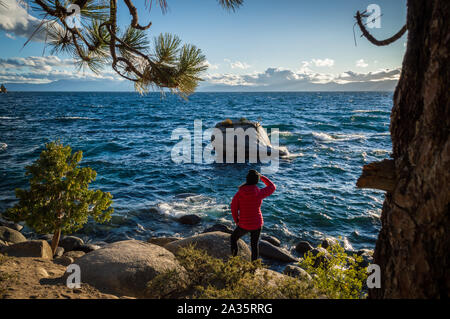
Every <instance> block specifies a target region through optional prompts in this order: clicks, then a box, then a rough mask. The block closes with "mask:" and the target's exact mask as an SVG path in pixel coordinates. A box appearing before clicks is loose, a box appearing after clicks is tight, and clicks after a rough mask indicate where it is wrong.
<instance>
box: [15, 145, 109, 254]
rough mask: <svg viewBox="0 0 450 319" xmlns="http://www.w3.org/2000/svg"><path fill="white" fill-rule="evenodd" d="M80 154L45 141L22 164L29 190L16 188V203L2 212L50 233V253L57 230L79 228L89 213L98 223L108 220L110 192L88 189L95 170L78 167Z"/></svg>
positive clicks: (67, 230)
mask: <svg viewBox="0 0 450 319" xmlns="http://www.w3.org/2000/svg"><path fill="white" fill-rule="evenodd" d="M82 154H83V153H82V152H81V151H78V152H75V153H73V154H72V149H71V147H70V146H64V145H62V144H61V143H60V142H51V143H48V144H46V148H45V150H43V151H42V153H41V155H40V157H39V159H37V160H36V161H35V162H34V163H33V164H32V165H30V166H27V167H26V170H27V172H26V176H31V178H30V190H24V189H16V197H17V198H18V199H19V203H17V204H16V205H15V206H14V207H13V208H10V209H9V210H7V212H6V217H7V218H9V219H11V220H14V221H15V222H19V221H25V222H26V224H27V225H28V226H29V227H31V228H32V229H33V230H35V231H36V232H37V233H41V234H47V233H53V234H54V235H53V239H52V250H53V253H55V251H56V248H57V247H58V243H59V238H60V236H61V231H62V232H64V233H72V232H74V231H76V230H78V229H80V228H81V227H82V226H83V225H84V224H85V223H86V222H87V221H88V217H89V216H92V217H93V218H94V220H95V221H96V222H99V223H102V222H105V221H108V220H109V219H110V218H111V214H112V212H113V208H112V207H110V206H111V204H112V195H111V194H110V193H104V192H102V191H100V190H91V189H89V184H90V183H91V182H92V181H94V180H95V178H96V176H97V173H96V172H95V171H94V170H92V169H91V168H90V167H82V168H81V167H78V164H79V163H80V161H81V159H82V157H83V155H82Z"/></svg>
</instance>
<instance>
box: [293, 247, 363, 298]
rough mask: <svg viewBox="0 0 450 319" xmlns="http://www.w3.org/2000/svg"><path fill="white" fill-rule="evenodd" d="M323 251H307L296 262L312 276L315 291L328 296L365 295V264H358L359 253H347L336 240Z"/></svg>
mask: <svg viewBox="0 0 450 319" xmlns="http://www.w3.org/2000/svg"><path fill="white" fill-rule="evenodd" d="M327 251H328V253H327V254H325V253H324V252H320V253H318V254H317V255H316V256H314V255H313V254H312V253H311V252H308V253H307V254H305V256H304V259H303V260H302V261H301V262H300V267H302V268H303V269H305V270H306V271H307V272H308V273H309V274H310V275H311V276H312V278H313V286H314V288H315V289H316V291H317V292H318V294H321V295H324V296H325V297H326V298H332V299H357V298H365V297H366V293H365V292H364V289H363V287H364V282H365V280H366V279H367V274H366V270H367V267H361V266H360V264H361V263H362V261H363V259H362V257H361V256H357V255H356V254H354V255H353V256H349V255H348V254H346V253H345V251H344V248H342V247H341V246H340V245H339V244H335V245H331V246H330V247H328V249H327Z"/></svg>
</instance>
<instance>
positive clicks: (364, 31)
mask: <svg viewBox="0 0 450 319" xmlns="http://www.w3.org/2000/svg"><path fill="white" fill-rule="evenodd" d="M361 17H362V15H361V13H360V12H359V11H357V12H356V16H355V19H356V22H357V23H358V26H359V28H360V29H361V32H362V34H363V36H365V37H366V38H367V40H369V41H370V42H371V43H372V44H375V45H376V46H385V45H389V44H391V43H393V42H395V41H397V40H398V39H400V38H401V37H402V36H403V34H405V32H406V30H407V29H408V28H407V26H406V24H405V25H404V26H403V28H401V29H400V31H399V32H397V33H396V34H394V35H393V36H392V37H390V38H388V39H385V40H377V39H376V38H375V37H374V36H373V35H371V34H370V33H369V31H367V29H366V27H365V26H364V24H363V22H362V18H361Z"/></svg>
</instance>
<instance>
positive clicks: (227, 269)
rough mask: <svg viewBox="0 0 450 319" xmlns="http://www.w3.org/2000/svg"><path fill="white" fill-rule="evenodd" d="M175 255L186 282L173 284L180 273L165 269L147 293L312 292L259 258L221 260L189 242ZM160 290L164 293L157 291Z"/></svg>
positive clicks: (261, 295) (236, 295) (254, 295)
mask: <svg viewBox="0 0 450 319" xmlns="http://www.w3.org/2000/svg"><path fill="white" fill-rule="evenodd" d="M177 259H178V261H179V262H180V264H181V265H182V266H183V267H184V268H185V269H186V271H187V275H188V278H187V282H188V283H189V284H188V285H187V286H183V285H177V284H174V281H177V278H179V277H178V276H179V275H180V274H179V273H178V274H175V273H174V272H173V271H169V272H166V273H163V274H160V275H158V276H156V277H155V278H154V279H153V280H151V281H150V282H149V283H148V285H147V290H148V296H149V297H154V296H158V295H159V296H162V297H165V298H202V299H203V298H206V299H214V298H220V299H244V298H249V299H271V298H312V297H313V296H314V295H313V294H312V290H311V288H310V287H309V286H308V285H307V284H306V283H304V282H301V281H299V280H297V279H295V278H291V277H287V276H282V275H280V276H274V275H273V274H272V273H270V271H268V270H266V269H265V268H264V267H263V265H262V263H261V261H259V260H258V261H255V262H250V261H246V260H244V259H243V258H242V257H240V256H236V257H231V258H229V259H228V260H227V261H223V260H221V259H217V258H213V257H211V256H209V255H208V254H207V253H206V252H205V251H203V250H198V249H195V247H193V246H191V247H185V248H181V249H180V250H179V251H178V253H177ZM161 291H163V292H164V293H162V294H161V293H159V292H161Z"/></svg>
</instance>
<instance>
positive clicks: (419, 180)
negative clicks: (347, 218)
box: [369, 0, 450, 298]
mask: <svg viewBox="0 0 450 319" xmlns="http://www.w3.org/2000/svg"><path fill="white" fill-rule="evenodd" d="M443 12H450V1H445V0H429V1H417V0H409V1H408V13H407V26H408V45H407V48H408V49H407V50H406V53H405V57H404V59H403V67H402V74H401V77H400V80H399V82H398V85H397V88H396V90H395V94H394V106H393V108H392V114H391V125H390V130H391V139H392V148H393V152H392V158H393V160H394V163H395V173H396V181H397V183H396V185H395V187H394V189H393V191H391V192H387V193H386V197H385V201H384V204H383V211H382V214H381V224H382V227H381V231H380V234H379V236H378V240H377V244H376V248H375V253H374V263H375V264H378V265H379V266H380V269H381V275H382V285H381V288H379V289H370V290H369V298H448V297H449V296H450V271H448V270H449V269H450V258H449V252H450V236H449V234H448V230H449V229H450V214H449V209H450V191H449V190H450V169H449V167H450V134H449V127H450V105H449V103H450V91H449V89H448V88H449V87H450V75H449V70H450V52H449V51H450V42H449V41H450V38H449V36H448V35H449V34H450V21H449V19H448V16H446V15H445V14H443Z"/></svg>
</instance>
